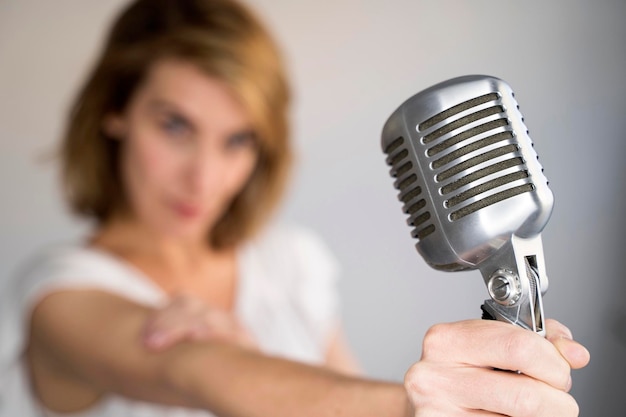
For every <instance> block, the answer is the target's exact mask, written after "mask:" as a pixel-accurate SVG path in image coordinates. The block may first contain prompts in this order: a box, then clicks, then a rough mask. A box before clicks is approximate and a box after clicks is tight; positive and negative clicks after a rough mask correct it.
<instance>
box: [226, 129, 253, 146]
mask: <svg viewBox="0 0 626 417" xmlns="http://www.w3.org/2000/svg"><path fill="white" fill-rule="evenodd" d="M257 144H258V140H257V137H256V135H255V134H254V132H252V131H245V132H239V133H235V134H234V135H231V136H229V137H228V140H227V141H226V147H227V148H228V149H239V148H251V149H256V147H257Z"/></svg>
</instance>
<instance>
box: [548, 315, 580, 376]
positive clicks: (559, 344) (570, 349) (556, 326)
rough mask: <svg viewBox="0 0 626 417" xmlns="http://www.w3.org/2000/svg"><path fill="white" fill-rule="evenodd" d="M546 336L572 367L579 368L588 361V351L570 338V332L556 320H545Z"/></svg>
mask: <svg viewBox="0 0 626 417" xmlns="http://www.w3.org/2000/svg"><path fill="white" fill-rule="evenodd" d="M546 338H547V339H548V340H549V341H550V342H552V344H553V345H554V346H555V347H556V348H557V350H558V351H559V352H560V353H561V355H562V356H563V357H564V358H565V360H567V362H568V363H569V364H570V366H571V367H572V369H580V368H583V367H585V366H587V364H588V363H589V360H590V358H591V356H590V354H589V351H588V350H587V349H586V348H585V347H584V346H583V345H581V344H580V343H578V342H576V341H574V340H573V339H572V332H571V331H570V330H569V329H568V328H567V327H566V326H565V325H563V324H561V323H559V322H558V321H556V320H552V319H548V320H546Z"/></svg>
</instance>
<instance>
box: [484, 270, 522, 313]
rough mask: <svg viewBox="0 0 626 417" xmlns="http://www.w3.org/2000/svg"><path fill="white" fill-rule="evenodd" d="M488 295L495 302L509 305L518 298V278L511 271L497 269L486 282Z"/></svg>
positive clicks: (519, 292) (519, 290)
mask: <svg viewBox="0 0 626 417" xmlns="http://www.w3.org/2000/svg"><path fill="white" fill-rule="evenodd" d="M487 289H488V290H489V295H490V296H491V298H493V299H494V300H495V301H496V302H498V303H500V304H502V305H506V306H511V305H513V304H515V303H516V302H517V300H519V298H520V294H521V289H520V284H519V278H518V277H517V275H515V274H514V273H513V272H510V271H506V270H502V269H499V270H497V271H495V272H494V273H493V275H491V278H489V283H488V284H487Z"/></svg>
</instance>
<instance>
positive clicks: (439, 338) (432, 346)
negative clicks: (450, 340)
mask: <svg viewBox="0 0 626 417" xmlns="http://www.w3.org/2000/svg"><path fill="white" fill-rule="evenodd" d="M450 326H451V325H450V324H447V323H440V324H435V325H434V326H432V327H430V328H429V329H428V330H427V331H426V334H425V335H424V341H423V345H422V356H423V357H424V358H426V357H431V356H434V355H436V354H437V353H439V352H440V351H441V347H442V346H443V345H444V343H445V340H446V339H447V335H448V334H449V332H450Z"/></svg>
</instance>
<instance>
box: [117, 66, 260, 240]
mask: <svg viewBox="0 0 626 417" xmlns="http://www.w3.org/2000/svg"><path fill="white" fill-rule="evenodd" d="M105 128H106V130H107V131H108V132H109V134H111V135H112V136H113V137H116V138H119V140H121V141H122V157H121V172H122V180H123V184H124V187H125V192H126V195H127V198H128V200H129V203H130V207H131V210H132V214H133V215H134V216H135V218H136V219H138V220H139V221H141V222H142V223H143V224H144V225H147V226H148V227H149V228H151V229H152V230H153V231H156V232H157V233H159V234H164V235H167V236H170V237H180V238H192V239H204V238H205V237H206V234H207V233H208V231H209V230H210V229H211V228H212V226H213V225H214V224H215V223H216V221H217V220H218V219H219V218H220V216H221V215H222V214H223V213H224V211H225V210H226V209H227V207H228V205H229V203H230V202H231V200H232V199H233V198H234V197H235V196H236V195H237V194H238V193H239V191H241V189H242V188H243V186H244V185H245V183H246V181H247V180H248V178H249V176H250V175H251V172H252V170H253V169H254V166H255V163H256V159H257V143H256V138H255V135H254V132H253V130H252V125H251V122H250V120H249V117H248V114H247V112H246V111H245V109H244V108H243V105H242V104H241V103H240V102H239V101H238V100H237V99H236V97H235V96H234V95H233V94H232V92H231V91H230V89H229V88H228V86H227V85H226V84H224V83H223V82H221V81H219V80H217V79H215V78H211V77H209V76H207V75H206V74H205V73H203V72H202V71H201V70H200V69H199V68H197V67H196V66H194V65H193V64H191V63H187V62H184V61H176V60H163V61H160V62H157V63H156V64H154V65H153V67H152V68H151V71H150V72H149V73H148V75H147V77H146V79H145V80H144V82H143V83H142V84H141V85H140V86H139V88H138V90H137V91H136V92H135V94H134V96H133V97H132V98H131V100H130V102H129V103H128V106H127V108H126V110H125V111H124V113H123V114H121V115H111V116H110V117H108V118H107V119H106V120H105Z"/></svg>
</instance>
